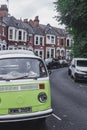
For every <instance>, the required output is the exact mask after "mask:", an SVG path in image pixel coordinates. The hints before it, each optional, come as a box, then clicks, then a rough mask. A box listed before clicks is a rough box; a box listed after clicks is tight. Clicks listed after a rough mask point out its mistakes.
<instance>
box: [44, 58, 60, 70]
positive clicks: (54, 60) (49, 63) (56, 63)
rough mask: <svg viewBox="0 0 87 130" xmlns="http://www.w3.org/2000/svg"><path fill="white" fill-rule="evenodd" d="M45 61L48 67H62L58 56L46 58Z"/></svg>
mask: <svg viewBox="0 0 87 130" xmlns="http://www.w3.org/2000/svg"><path fill="white" fill-rule="evenodd" d="M45 63H46V66H47V68H48V69H56V68H60V62H59V60H58V59H57V58H48V59H45Z"/></svg>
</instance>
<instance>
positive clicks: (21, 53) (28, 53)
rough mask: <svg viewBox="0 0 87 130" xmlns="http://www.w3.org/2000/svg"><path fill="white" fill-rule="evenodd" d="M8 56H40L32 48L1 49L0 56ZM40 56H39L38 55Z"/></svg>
mask: <svg viewBox="0 0 87 130" xmlns="http://www.w3.org/2000/svg"><path fill="white" fill-rule="evenodd" d="M8 57H38V56H36V55H35V54H34V52H33V51H30V50H3V51H0V58H8ZM38 58H39V57H38Z"/></svg>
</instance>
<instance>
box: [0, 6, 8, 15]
mask: <svg viewBox="0 0 87 130" xmlns="http://www.w3.org/2000/svg"><path fill="white" fill-rule="evenodd" d="M5 16H8V8H7V5H1V6H0V17H5Z"/></svg>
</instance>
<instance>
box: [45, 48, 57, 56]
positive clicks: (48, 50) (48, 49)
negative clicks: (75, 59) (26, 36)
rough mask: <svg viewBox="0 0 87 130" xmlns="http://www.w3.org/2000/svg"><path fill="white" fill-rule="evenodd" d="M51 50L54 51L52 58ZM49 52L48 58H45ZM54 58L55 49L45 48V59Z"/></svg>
mask: <svg viewBox="0 0 87 130" xmlns="http://www.w3.org/2000/svg"><path fill="white" fill-rule="evenodd" d="M52 49H53V50H54V54H53V56H52V54H51V53H52ZM48 52H49V57H48V56H47V55H48V54H47V53H48ZM53 57H54V58H55V48H53V47H46V58H53Z"/></svg>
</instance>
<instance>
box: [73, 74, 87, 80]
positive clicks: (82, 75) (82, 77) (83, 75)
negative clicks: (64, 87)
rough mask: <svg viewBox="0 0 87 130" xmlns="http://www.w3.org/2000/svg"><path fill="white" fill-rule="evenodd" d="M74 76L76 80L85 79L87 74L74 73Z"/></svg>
mask: <svg viewBox="0 0 87 130" xmlns="http://www.w3.org/2000/svg"><path fill="white" fill-rule="evenodd" d="M75 77H76V79H78V80H85V81H87V74H80V73H75Z"/></svg>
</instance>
